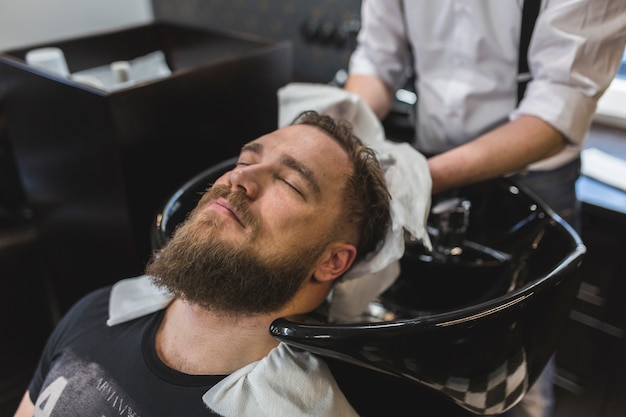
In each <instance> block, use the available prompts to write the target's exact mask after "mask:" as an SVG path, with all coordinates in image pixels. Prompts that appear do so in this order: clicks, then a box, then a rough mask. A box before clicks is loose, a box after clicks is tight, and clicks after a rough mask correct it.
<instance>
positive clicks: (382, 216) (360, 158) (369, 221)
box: [292, 111, 391, 259]
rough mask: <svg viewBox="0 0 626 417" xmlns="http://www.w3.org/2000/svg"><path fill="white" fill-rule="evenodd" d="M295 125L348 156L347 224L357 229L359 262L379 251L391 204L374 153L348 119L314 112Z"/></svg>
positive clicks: (297, 121)
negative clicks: (316, 133) (320, 135)
mask: <svg viewBox="0 0 626 417" xmlns="http://www.w3.org/2000/svg"><path fill="white" fill-rule="evenodd" d="M292 124H303V125H310V126H315V127H317V128H319V129H321V130H322V131H324V132H325V133H326V134H327V135H328V136H330V137H331V138H333V139H334V140H335V141H336V142H337V143H338V144H339V145H340V146H341V147H342V148H343V149H344V150H345V151H346V152H347V154H348V157H349V159H350V160H351V162H352V165H353V171H352V174H351V175H350V176H349V177H348V179H347V181H346V186H345V187H344V190H343V194H344V202H345V213H344V216H343V217H344V219H345V221H346V223H349V224H354V225H355V226H356V227H357V230H358V236H359V241H358V244H357V245H356V248H357V259H360V258H362V257H363V256H365V255H366V254H368V253H369V252H371V251H373V250H374V249H376V248H377V246H378V245H379V244H381V242H382V241H383V240H384V238H385V235H386V233H387V228H388V227H389V224H390V209H389V203H390V200H391V197H390V195H389V191H388V190H387V185H386V182H385V177H384V174H383V170H382V167H381V165H380V162H379V160H378V157H377V156H376V153H375V151H374V150H373V149H372V148H370V147H368V146H365V145H364V144H363V142H362V141H361V139H359V138H358V137H357V136H356V135H355V134H354V132H353V128H352V125H351V124H350V123H349V122H347V121H345V120H335V119H333V118H332V117H330V116H327V115H322V114H319V113H317V112H315V111H306V112H303V113H301V114H300V115H299V116H298V117H296V119H295V120H294V121H293V123H292Z"/></svg>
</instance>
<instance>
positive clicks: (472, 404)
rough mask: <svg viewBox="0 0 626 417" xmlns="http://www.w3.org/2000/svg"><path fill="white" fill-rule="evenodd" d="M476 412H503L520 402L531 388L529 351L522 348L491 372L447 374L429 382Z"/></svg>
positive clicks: (490, 413) (461, 404)
mask: <svg viewBox="0 0 626 417" xmlns="http://www.w3.org/2000/svg"><path fill="white" fill-rule="evenodd" d="M429 385H430V387H431V388H433V389H435V390H437V391H440V392H441V393H443V394H445V395H446V396H448V397H450V398H451V399H452V400H454V401H455V402H456V403H457V404H459V405H460V406H461V407H463V408H465V409H466V410H468V411H471V412H472V413H475V414H482V415H492V414H501V413H503V412H505V411H507V410H508V409H510V408H511V407H513V406H514V405H515V404H517V403H518V402H519V401H520V400H521V399H522V397H523V396H524V394H526V392H527V391H528V372H527V368H526V354H525V352H524V351H523V350H520V351H519V354H517V355H515V356H514V357H512V358H509V359H508V360H505V361H504V362H503V363H502V365H501V366H499V367H498V368H497V369H495V370H494V371H493V372H491V373H489V374H485V375H484V376H481V377H476V378H465V377H454V376H451V377H448V378H447V379H446V381H445V382H443V383H441V384H438V383H432V384H429Z"/></svg>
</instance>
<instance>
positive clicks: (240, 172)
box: [229, 166, 260, 198]
mask: <svg viewBox="0 0 626 417" xmlns="http://www.w3.org/2000/svg"><path fill="white" fill-rule="evenodd" d="M258 171H259V170H258V169H256V168H255V167H253V166H239V167H236V168H235V169H233V170H232V171H231V172H230V176H229V180H230V185H231V188H232V190H233V191H239V192H243V193H244V194H245V195H246V197H248V198H256V197H257V196H258V194H259V190H260V184H259V181H260V172H258Z"/></svg>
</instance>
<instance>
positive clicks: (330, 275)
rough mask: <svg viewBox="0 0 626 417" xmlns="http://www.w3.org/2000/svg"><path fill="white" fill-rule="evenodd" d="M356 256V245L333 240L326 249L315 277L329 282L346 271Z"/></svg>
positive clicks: (314, 274)
mask: <svg viewBox="0 0 626 417" xmlns="http://www.w3.org/2000/svg"><path fill="white" fill-rule="evenodd" d="M355 258H356V247H355V246H354V245H352V244H350V243H346V242H333V243H331V244H330V245H328V247H327V248H326V250H325V251H324V254H323V256H322V258H321V260H320V263H319V264H318V265H317V268H315V272H314V273H313V279H315V280H317V281H320V282H329V281H332V280H334V279H335V278H337V277H339V276H341V275H342V274H343V273H344V272H346V271H347V270H348V269H349V268H350V266H352V263H353V262H354V259H355Z"/></svg>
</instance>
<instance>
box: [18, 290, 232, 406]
mask: <svg viewBox="0 0 626 417" xmlns="http://www.w3.org/2000/svg"><path fill="white" fill-rule="evenodd" d="M110 292H111V288H110V287H107V288H103V289H100V290H97V291H94V292H93V293H91V294H89V295H87V296H86V297H84V298H83V299H82V300H80V301H79V302H78V303H77V304H76V305H75V306H74V307H73V308H72V309H71V310H70V311H69V312H68V313H67V315H66V316H65V317H64V318H63V319H62V320H61V322H60V323H59V325H58V326H57V328H56V329H55V330H54V332H53V333H52V335H51V336H50V339H49V340H48V343H47V344H46V347H45V348H44V351H43V354H42V357H41V359H40V362H39V365H38V367H37V370H36V373H35V376H34V377H33V380H32V381H31V384H30V387H29V391H30V396H31V398H32V399H33V401H34V402H35V416H46V417H72V416H81V417H84V416H94V417H110V416H124V417H152V416H218V414H216V413H214V412H212V411H211V410H210V409H208V408H207V407H206V405H205V404H204V402H203V401H202V396H203V395H204V393H205V392H206V391H208V390H209V389H210V388H211V387H212V386H214V385H215V384H216V383H218V382H219V381H220V380H221V379H223V378H224V375H187V374H183V373H181V372H177V371H175V370H173V369H171V368H169V367H167V366H166V365H165V364H163V363H162V362H161V361H160V359H159V358H158V356H157V354H156V351H155V347H154V340H155V335H156V331H157V328H158V326H159V323H160V322H161V320H162V318H163V311H159V312H157V313H153V314H149V315H147V316H144V317H141V318H138V319H135V320H131V321H129V322H126V323H122V324H118V325H115V326H112V327H109V326H107V324H106V320H107V317H108V305H109V295H110Z"/></svg>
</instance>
